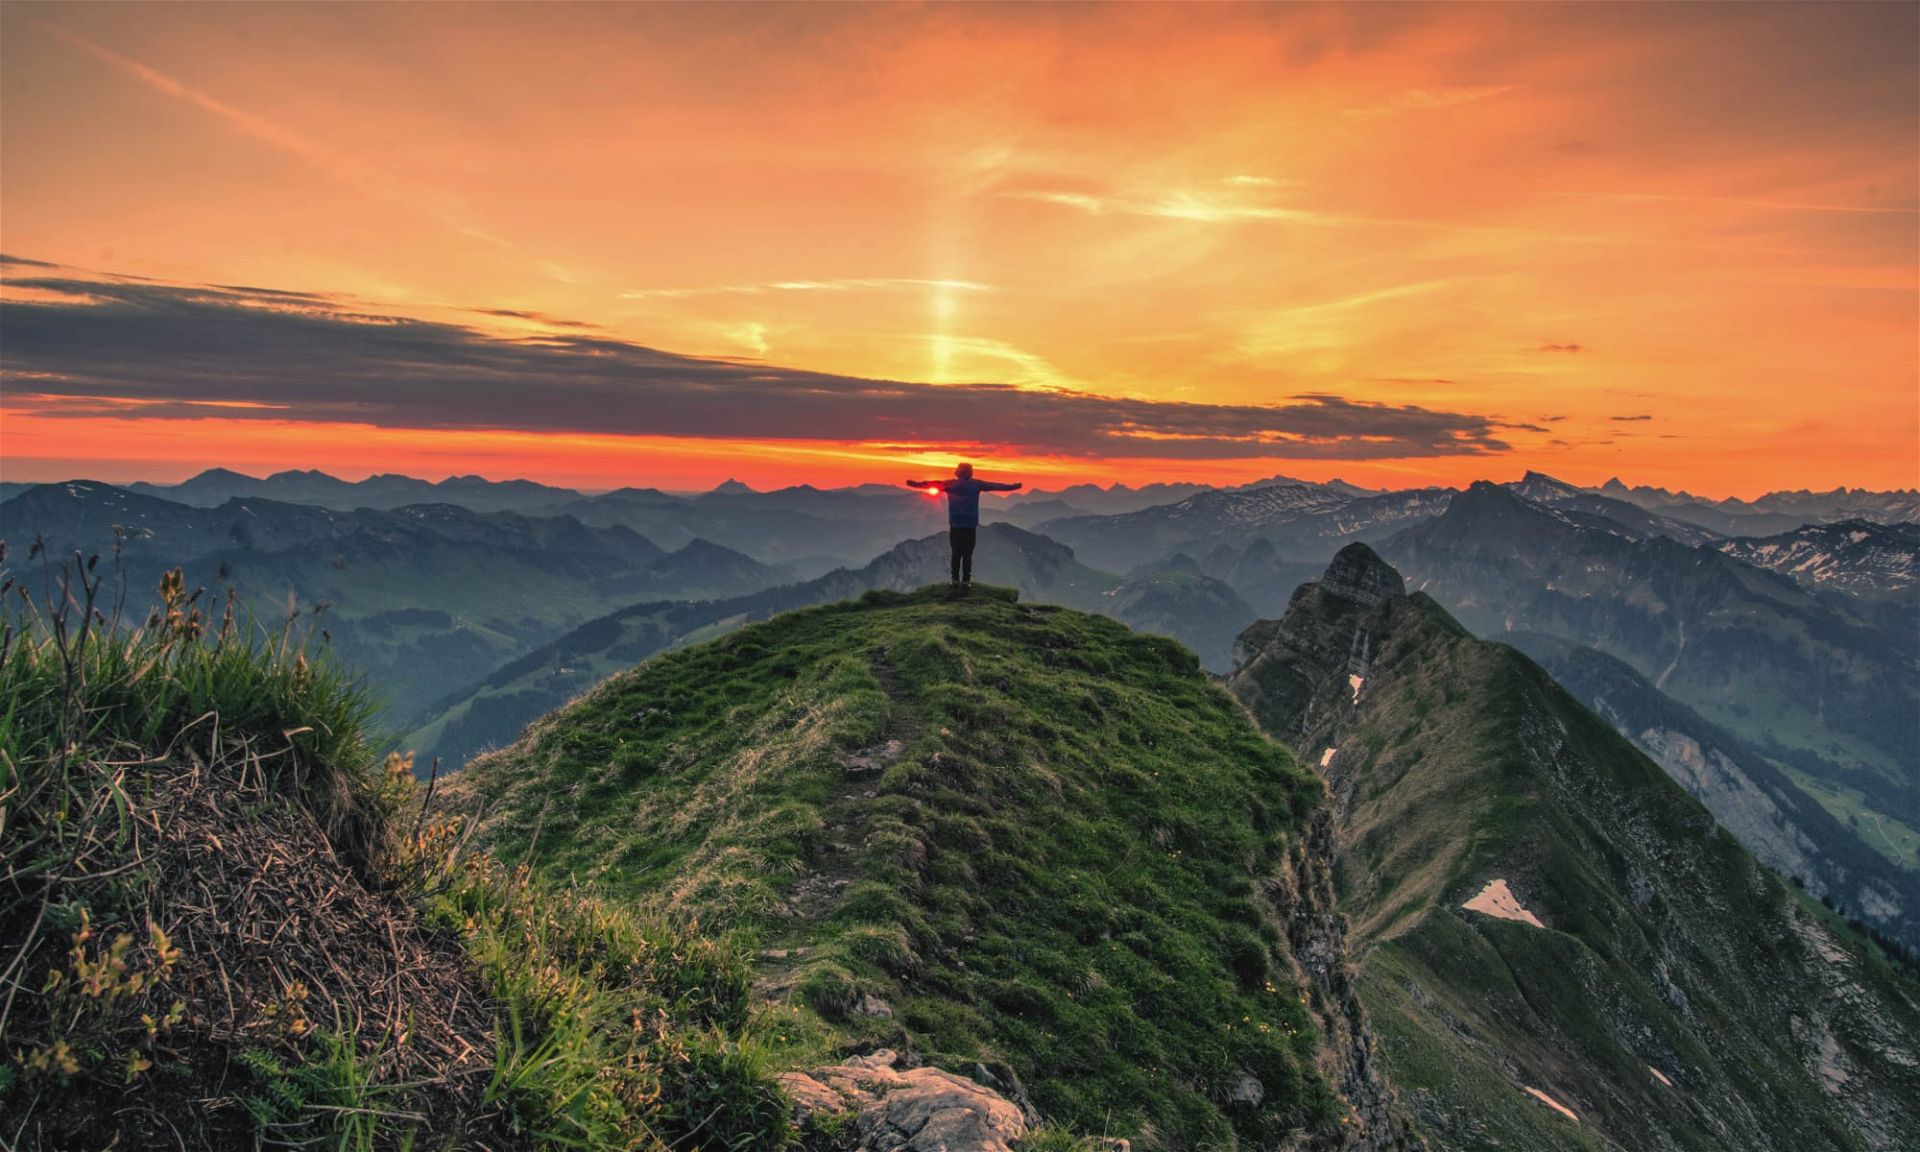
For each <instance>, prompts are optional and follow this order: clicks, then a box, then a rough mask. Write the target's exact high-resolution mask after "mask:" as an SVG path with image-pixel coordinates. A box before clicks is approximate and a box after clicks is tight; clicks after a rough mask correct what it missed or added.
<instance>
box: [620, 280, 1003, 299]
mask: <svg viewBox="0 0 1920 1152" xmlns="http://www.w3.org/2000/svg"><path fill="white" fill-rule="evenodd" d="M900 288H934V289H944V290H948V291H954V292H991V291H992V290H993V286H992V285H991V284H981V283H978V282H976V281H973V280H918V279H913V278H911V277H900V276H887V277H866V276H856V277H847V278H843V279H838V280H773V281H769V282H767V283H764V284H720V285H716V286H714V287H710V288H636V289H633V290H632V291H630V292H622V293H620V298H621V299H622V300H682V299H687V298H690V297H696V296H767V295H772V294H774V293H779V292H889V291H893V290H896V289H900Z"/></svg>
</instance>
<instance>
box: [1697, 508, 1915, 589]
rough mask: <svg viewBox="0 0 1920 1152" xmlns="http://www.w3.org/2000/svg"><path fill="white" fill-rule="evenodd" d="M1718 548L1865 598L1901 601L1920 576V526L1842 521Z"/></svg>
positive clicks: (1813, 585) (1817, 585)
mask: <svg viewBox="0 0 1920 1152" xmlns="http://www.w3.org/2000/svg"><path fill="white" fill-rule="evenodd" d="M1715 547H1717V548H1719V549H1720V551H1722V552H1724V553H1726V554H1727V555H1729V556H1732V557H1735V558H1736V559H1740V560H1744V561H1746V562H1747V563H1749V564H1752V565H1754V566H1755V567H1758V568H1768V569H1771V570H1773V571H1775V572H1779V573H1782V574H1784V575H1787V576H1791V577H1793V578H1794V579H1795V580H1798V581H1799V582H1800V583H1802V584H1804V585H1806V586H1807V587H1809V588H1832V589H1837V590H1839V591H1842V592H1852V593H1856V594H1858V595H1862V596H1883V597H1884V596H1899V595H1901V594H1903V593H1908V592H1911V591H1913V590H1914V587H1915V583H1914V582H1915V578H1916V577H1920V524H1912V523H1906V522H1895V523H1891V524H1880V523H1876V522H1875V521H1872V520H1859V519H1853V520H1837V521H1834V522H1833V523H1830V524H1807V525H1804V526H1802V527H1799V528H1795V529H1794V530H1793V531H1791V532H1782V533H1780V534H1779V535H1777V536H1766V537H1760V538H1755V537H1751V536H1743V537H1740V538H1738V539H1733V540H1725V541H1722V542H1720V543H1719V544H1717V545H1715Z"/></svg>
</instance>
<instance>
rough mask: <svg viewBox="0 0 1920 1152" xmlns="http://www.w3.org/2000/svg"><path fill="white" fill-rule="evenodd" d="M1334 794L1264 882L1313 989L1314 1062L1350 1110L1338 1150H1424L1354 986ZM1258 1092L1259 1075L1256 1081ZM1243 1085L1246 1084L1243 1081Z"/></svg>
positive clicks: (1381, 1151) (1413, 1151)
mask: <svg viewBox="0 0 1920 1152" xmlns="http://www.w3.org/2000/svg"><path fill="white" fill-rule="evenodd" d="M1334 817H1335V811H1334V801H1333V799H1332V798H1331V797H1329V798H1328V800H1327V802H1326V803H1325V804H1324V805H1322V807H1321V809H1320V811H1319V812H1318V813H1317V814H1316V815H1315V817H1314V820H1313V824H1312V826H1311V829H1310V831H1309V834H1308V836H1307V838H1306V839H1305V841H1304V842H1302V843H1301V844H1300V845H1299V846H1298V847H1297V848H1296V849H1295V850H1294V852H1293V853H1292V854H1291V856H1290V858H1289V860H1288V867H1287V870H1286V871H1285V872H1284V873H1283V874H1282V875H1280V876H1276V877H1274V878H1273V879H1272V880H1271V881H1270V882H1269V883H1268V886H1267V893H1268V896H1269V898H1270V899H1271V900H1272V901H1273V903H1274V906H1275V909H1276V911H1277V912H1278V913H1279V914H1280V918H1281V920H1282V921H1283V923H1284V924H1285V926H1286V933H1287V942H1288V944H1289V945H1290V946H1291V949H1290V950H1291V951H1292V953H1293V958H1294V963H1295V964H1296V965H1297V966H1298V967H1299V969H1300V973H1301V975H1303V976H1305V977H1306V980H1307V984H1308V987H1309V988H1310V989H1311V990H1312V1004H1311V1007H1312V1010H1313V1015H1314V1021H1315V1023H1316V1024H1318V1025H1319V1028H1320V1045H1319V1050H1318V1052H1317V1054H1316V1063H1317V1064H1318V1065H1319V1069H1320V1073H1321V1075H1323V1076H1325V1077H1326V1078H1327V1082H1328V1083H1330V1084H1332V1085H1334V1086H1335V1087H1336V1088H1337V1089H1338V1090H1339V1093H1340V1095H1341V1096H1342V1097H1343V1098H1344V1099H1345V1100H1346V1102H1347V1104H1348V1106H1349V1107H1350V1108H1351V1109H1352V1111H1351V1112H1350V1113H1349V1114H1348V1115H1347V1116H1346V1117H1345V1118H1344V1120H1343V1122H1342V1124H1341V1135H1342V1140H1343V1142H1342V1143H1341V1144H1339V1145H1338V1147H1339V1148H1341V1149H1342V1152H1390V1150H1391V1152H1424V1150H1425V1149H1426V1148H1427V1144H1426V1142H1425V1141H1423V1140H1421V1139H1420V1137H1419V1136H1417V1135H1416V1134H1414V1132H1413V1131H1412V1129H1411V1127H1410V1126H1409V1125H1408V1123H1407V1121H1406V1119H1405V1112H1404V1110H1403V1109H1402V1108H1401V1107H1400V1105H1399V1102H1398V1101H1397V1100H1396V1099H1395V1097H1394V1094H1393V1091H1392V1089H1391V1088H1389V1087H1388V1085H1387V1081H1386V1077H1385V1075H1384V1074H1383V1072H1382V1070H1381V1068H1380V1059H1379V1054H1378V1051H1377V1050H1376V1047H1375V1044H1374V1037H1373V1029H1372V1027H1371V1025H1369V1024H1368V1022H1367V1015H1366V1012H1365V1010H1364V1009H1363V1008H1362V1007H1361V1004H1360V994H1359V990H1358V989H1357V988H1356V987H1355V986H1354V971H1353V965H1352V963H1351V961H1350V960H1349V958H1348V956H1347V925H1346V919H1345V918H1344V917H1343V916H1341V915H1340V912H1339V909H1338V908H1337V907H1336V901H1335V897H1334V888H1333V853H1334V836H1335V834H1336V833H1335V829H1334ZM1253 1087H1254V1089H1255V1090H1256V1091H1257V1090H1258V1088H1259V1082H1258V1081H1254V1083H1253ZM1243 1090H1244V1085H1243Z"/></svg>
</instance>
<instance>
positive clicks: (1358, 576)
mask: <svg viewBox="0 0 1920 1152" xmlns="http://www.w3.org/2000/svg"><path fill="white" fill-rule="evenodd" d="M1320 587H1322V588H1324V589H1326V590H1327V591H1328V592H1331V593H1333V594H1334V595H1335V596H1338V597H1340V598H1341V599H1343V600H1351V601H1353V602H1354V603H1356V604H1361V605H1364V606H1366V607H1368V608H1371V607H1373V606H1374V605H1376V604H1379V603H1381V602H1382V601H1385V600H1387V599H1389V598H1391V597H1394V596H1405V595H1406V594H1407V582H1406V581H1405V580H1403V579H1401V577H1400V573H1398V572H1396V571H1394V569H1393V566H1392V565H1390V564H1388V563H1387V562H1386V561H1385V560H1382V559H1380V557H1379V556H1377V555H1375V554H1374V551H1373V549H1371V548H1369V547H1367V546H1366V545H1365V544H1359V543H1354V544H1349V545H1347V546H1346V547H1345V548H1342V549H1340V551H1339V553H1338V554H1336V555H1335V556H1334V558H1333V563H1331V564H1329V565H1327V572H1326V575H1324V576H1322V577H1320Z"/></svg>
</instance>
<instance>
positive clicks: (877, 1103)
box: [780, 1049, 1029, 1152]
mask: <svg viewBox="0 0 1920 1152" xmlns="http://www.w3.org/2000/svg"><path fill="white" fill-rule="evenodd" d="M902 1062H903V1061H902V1059H901V1057H900V1055H899V1053H897V1052H894V1051H893V1050H891V1049H881V1050H880V1051H878V1052H875V1053H873V1054H872V1055H870V1056H856V1057H854V1058H853V1059H851V1060H848V1061H846V1062H845V1063H842V1064H831V1065H827V1066H826V1067H823V1068H815V1069H814V1070H813V1071H811V1072H789V1073H787V1074H786V1075H784V1076H782V1077H780V1086H781V1087H782V1088H784V1089H785V1090H786V1093H787V1095H788V1096H790V1097H791V1098H792V1099H793V1106H794V1109H795V1111H797V1112H798V1113H799V1114H800V1115H801V1116H802V1117H803V1118H804V1117H806V1116H809V1115H813V1114H815V1113H824V1114H826V1115H840V1114H845V1113H849V1112H850V1113H853V1114H854V1120H853V1125H854V1131H855V1133H856V1134H857V1136H858V1139H859V1143H858V1144H857V1145H856V1147H858V1148H859V1149H860V1152H1011V1149H1012V1147H1013V1144H1014V1142H1015V1141H1017V1140H1019V1139H1020V1137H1022V1136H1024V1135H1026V1132H1027V1126H1028V1122H1029V1120H1028V1116H1027V1115H1026V1114H1025V1113H1024V1112H1023V1111H1022V1109H1021V1107H1020V1106H1019V1105H1017V1104H1015V1103H1014V1102H1013V1101H1011V1100H1009V1099H1007V1098H1006V1097H1005V1096H1003V1095H1001V1094H1000V1093H999V1092H996V1091H994V1090H993V1089H991V1088H988V1087H987V1086H986V1085H984V1084H980V1083H978V1082H976V1081H973V1080H969V1079H967V1078H966V1077H964V1076H956V1075H954V1074H953V1073H951V1072H946V1071H942V1070H941V1069H938V1068H902V1067H900V1065H901V1063H902Z"/></svg>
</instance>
